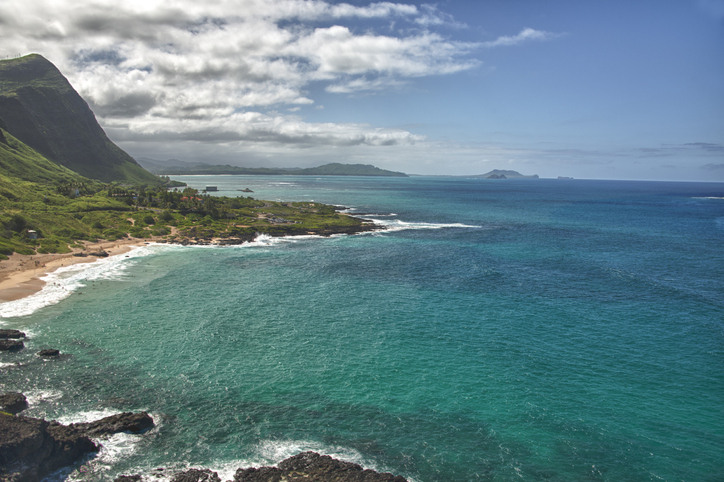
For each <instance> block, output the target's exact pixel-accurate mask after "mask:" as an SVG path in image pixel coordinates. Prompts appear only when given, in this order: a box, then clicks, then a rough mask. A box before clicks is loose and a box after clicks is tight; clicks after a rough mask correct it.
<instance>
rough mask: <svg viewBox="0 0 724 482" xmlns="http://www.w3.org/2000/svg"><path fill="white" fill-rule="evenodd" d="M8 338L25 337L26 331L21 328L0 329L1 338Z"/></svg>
mask: <svg viewBox="0 0 724 482" xmlns="http://www.w3.org/2000/svg"><path fill="white" fill-rule="evenodd" d="M8 338H25V333H23V332H22V331H20V330H0V340H5V339H8Z"/></svg>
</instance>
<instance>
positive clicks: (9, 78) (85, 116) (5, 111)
mask: <svg viewBox="0 0 724 482" xmlns="http://www.w3.org/2000/svg"><path fill="white" fill-rule="evenodd" d="M0 122H1V123H2V125H3V128H4V129H5V130H6V131H7V132H8V133H10V134H11V135H12V136H13V137H15V138H17V139H18V140H19V141H21V142H22V143H24V144H26V145H28V146H30V147H31V148H33V149H34V150H36V151H38V152H39V153H40V154H42V155H43V156H44V157H46V158H47V159H49V160H51V161H53V162H55V163H56V164H59V165H62V166H65V167H67V168H69V169H71V170H72V171H75V172H77V173H78V174H80V175H82V176H84V177H87V178H91V179H97V180H100V181H104V182H110V181H121V182H130V183H135V184H151V185H154V184H159V183H160V180H159V179H158V177H157V176H155V175H153V174H151V173H150V172H148V171H146V170H145V169H143V167H141V166H140V165H139V164H138V163H137V162H136V161H135V160H134V159H133V158H132V157H131V156H129V155H128V154H127V153H126V152H125V151H123V150H122V149H121V148H119V147H118V146H116V145H115V144H114V143H113V142H112V141H111V140H110V139H108V137H107V136H106V133H105V132H104V131H103V129H102V128H101V126H100V125H99V124H98V122H97V121H96V118H95V115H94V114H93V112H92V111H91V109H90V107H89V106H88V104H87V103H86V102H85V101H84V100H83V98H82V97H81V96H80V95H79V94H78V93H77V92H76V91H75V89H73V86H72V85H71V84H70V83H69V82H68V80H67V79H66V78H65V77H64V76H63V74H62V73H61V72H60V71H59V70H58V69H57V68H56V67H55V65H53V64H52V63H51V62H50V61H48V60H47V59H45V58H44V57H43V56H41V55H38V54H31V55H27V56H25V57H20V58H18V59H11V60H2V61H0Z"/></svg>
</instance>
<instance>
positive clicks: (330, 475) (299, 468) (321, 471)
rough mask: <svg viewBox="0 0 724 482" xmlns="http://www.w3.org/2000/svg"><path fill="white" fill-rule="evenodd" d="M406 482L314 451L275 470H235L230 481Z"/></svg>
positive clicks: (269, 468)
mask: <svg viewBox="0 0 724 482" xmlns="http://www.w3.org/2000/svg"><path fill="white" fill-rule="evenodd" d="M280 481H289V482H291V481H295V482H297V481H298V482H302V481H310V482H311V481H319V482H407V479H405V478H404V477H401V476H399V475H392V474H390V473H379V472H375V471H374V470H370V469H363V468H362V466H360V465H358V464H354V463H352V462H344V461H342V460H337V459H333V458H332V457H330V456H329V455H319V454H318V453H316V452H302V453H301V454H297V455H295V456H294V457H290V458H288V459H286V460H283V461H282V462H280V463H279V467H262V468H259V469H256V468H249V469H239V470H237V471H236V474H234V481H233V482H280Z"/></svg>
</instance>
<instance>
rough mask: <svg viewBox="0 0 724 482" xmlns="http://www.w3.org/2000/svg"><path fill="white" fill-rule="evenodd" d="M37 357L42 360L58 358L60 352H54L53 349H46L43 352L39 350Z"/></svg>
mask: <svg viewBox="0 0 724 482" xmlns="http://www.w3.org/2000/svg"><path fill="white" fill-rule="evenodd" d="M38 356H41V357H43V358H51V357H56V356H60V350H56V349H55V348H47V349H45V350H40V351H39V352H38Z"/></svg>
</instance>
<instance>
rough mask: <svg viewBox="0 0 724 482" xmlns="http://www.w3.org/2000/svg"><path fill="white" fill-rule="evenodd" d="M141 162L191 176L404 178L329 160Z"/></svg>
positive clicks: (367, 166) (155, 169)
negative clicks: (288, 163) (287, 163)
mask: <svg viewBox="0 0 724 482" xmlns="http://www.w3.org/2000/svg"><path fill="white" fill-rule="evenodd" d="M140 162H141V164H142V165H144V166H145V167H146V168H147V169H149V170H151V171H153V172H154V173H156V174H165V175H177V176H179V175H191V174H209V175H212V174H239V175H241V174H245V175H266V176H269V175H277V176H385V177H407V174H405V173H403V172H395V171H387V170H385V169H380V168H379V167H375V166H373V165H371V164H341V163H332V164H325V165H323V166H319V167H310V168H306V169H301V168H298V167H296V168H273V167H239V166H229V165H223V166H222V165H214V164H197V165H190V163H182V162H181V161H175V160H169V161H155V160H153V159H147V158H142V159H140Z"/></svg>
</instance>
